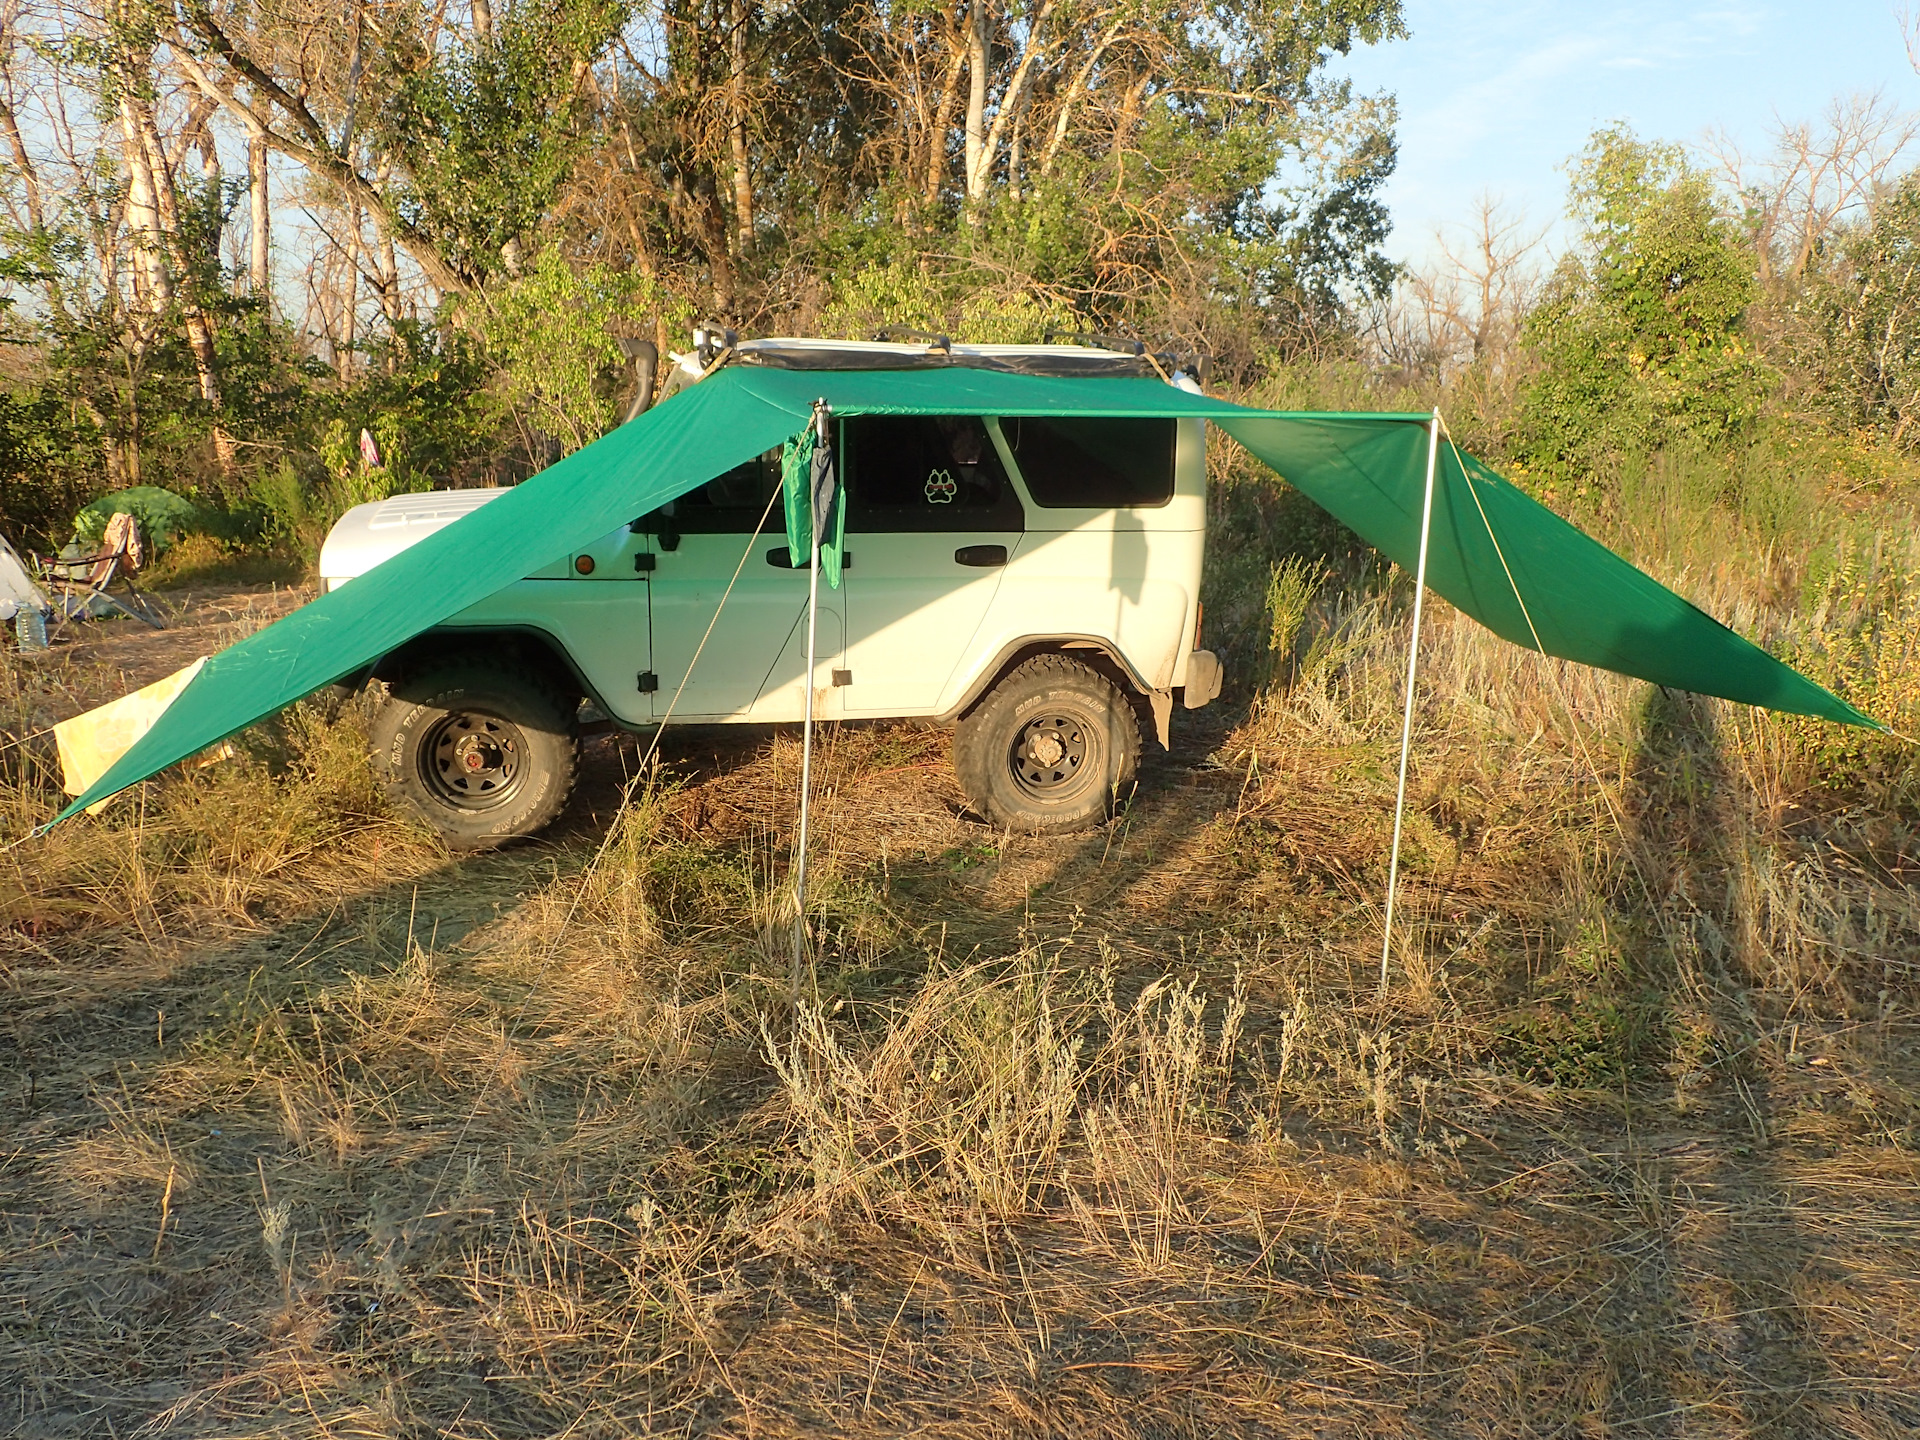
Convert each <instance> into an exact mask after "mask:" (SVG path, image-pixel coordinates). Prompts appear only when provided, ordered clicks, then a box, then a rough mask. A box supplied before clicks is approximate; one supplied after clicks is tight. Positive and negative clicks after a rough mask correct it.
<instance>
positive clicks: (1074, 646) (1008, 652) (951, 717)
mask: <svg viewBox="0 0 1920 1440" xmlns="http://www.w3.org/2000/svg"><path fill="white" fill-rule="evenodd" d="M1046 654H1062V655H1071V656H1072V657H1073V658H1074V659H1076V660H1079V661H1081V662H1082V663H1083V664H1085V665H1088V666H1090V667H1091V668H1092V669H1094V670H1097V671H1099V672H1100V673H1101V674H1102V675H1104V676H1106V677H1107V679H1109V680H1111V681H1113V683H1114V684H1115V685H1117V686H1119V687H1120V689H1121V691H1122V692H1123V693H1125V694H1128V695H1131V696H1132V697H1133V698H1134V703H1135V706H1136V707H1137V708H1138V709H1139V710H1140V711H1141V712H1142V713H1141V718H1142V719H1143V720H1151V721H1152V722H1153V729H1154V734H1155V736H1156V737H1157V738H1158V739H1159V741H1160V745H1161V748H1162V749H1166V748H1168V746H1167V741H1168V730H1169V725H1170V722H1171V719H1172V715H1173V691H1172V690H1170V689H1166V688H1164V687H1161V686H1156V685H1154V684H1152V683H1151V682H1150V681H1149V680H1148V679H1147V678H1146V677H1145V676H1144V675H1142V674H1141V673H1140V671H1139V669H1138V668H1137V667H1136V666H1135V665H1134V664H1133V662H1132V661H1130V660H1129V659H1128V658H1127V657H1126V656H1125V655H1124V654H1122V653H1121V651H1120V648H1119V647H1118V646H1116V645H1115V644H1114V643H1113V642H1112V641H1111V640H1108V639H1104V638H1102V637H1101V636H1098V635H1029V636H1025V637H1023V638H1021V639H1019V640H1014V641H1011V642H1009V643H1008V644H1006V645H1003V646H1002V647H1001V648H1000V650H999V653H998V654H996V655H995V656H994V658H993V659H992V660H990V661H988V662H987V663H986V664H985V665H983V666H981V667H980V670H979V671H978V673H977V674H975V676H974V677H973V679H972V681H971V682H969V683H968V685H967V687H966V688H965V689H964V690H962V691H961V692H960V698H959V699H958V700H957V701H956V702H955V703H954V704H952V705H950V706H948V707H947V708H946V709H945V710H943V711H941V712H940V713H939V714H938V715H935V716H933V717H931V718H932V719H933V720H934V721H935V722H936V723H938V724H943V725H951V724H953V723H954V722H955V721H957V720H959V719H961V718H962V717H964V716H965V715H967V714H968V713H969V712H970V711H971V710H973V709H974V707H975V706H977V705H979V703H980V702H981V701H982V700H984V699H985V698H986V696H987V692H988V691H990V690H991V689H993V687H994V686H995V685H998V684H999V683H1000V681H1001V680H1003V679H1004V678H1005V677H1006V676H1007V674H1008V673H1009V672H1010V671H1012V670H1013V669H1014V668H1015V667H1017V666H1019V665H1021V664H1022V663H1024V662H1025V661H1027V660H1029V659H1031V658H1032V657H1033V656H1035V655H1046Z"/></svg>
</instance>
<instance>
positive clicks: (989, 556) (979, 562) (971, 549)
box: [953, 545, 1007, 570]
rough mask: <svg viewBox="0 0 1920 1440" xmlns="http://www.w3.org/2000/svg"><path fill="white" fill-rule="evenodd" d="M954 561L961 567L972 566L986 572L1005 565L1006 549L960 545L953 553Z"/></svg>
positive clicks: (1004, 547) (1000, 546)
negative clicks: (996, 566)
mask: <svg viewBox="0 0 1920 1440" xmlns="http://www.w3.org/2000/svg"><path fill="white" fill-rule="evenodd" d="M953 558H954V560H955V561H956V562H957V563H959V564H961V565H974V566H977V567H979V568H980V569H983V570H987V569H991V568H993V567H994V566H995V565H1004V564H1006V563H1007V547H1006V546H1004V545H962V546H961V547H960V548H959V549H958V550H956V551H954V552H953Z"/></svg>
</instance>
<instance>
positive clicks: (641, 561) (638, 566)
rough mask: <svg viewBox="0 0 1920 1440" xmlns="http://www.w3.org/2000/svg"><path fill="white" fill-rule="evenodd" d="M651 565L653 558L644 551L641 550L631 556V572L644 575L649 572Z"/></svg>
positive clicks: (652, 564)
mask: <svg viewBox="0 0 1920 1440" xmlns="http://www.w3.org/2000/svg"><path fill="white" fill-rule="evenodd" d="M653 566H654V558H653V556H652V555H650V554H648V553H647V552H646V551H642V552H641V553H640V554H638V555H636V556H634V557H633V573H634V574H636V575H645V574H648V573H650V572H651V571H652V569H653Z"/></svg>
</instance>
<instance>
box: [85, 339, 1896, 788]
mask: <svg viewBox="0 0 1920 1440" xmlns="http://www.w3.org/2000/svg"><path fill="white" fill-rule="evenodd" d="M816 401H819V402H824V403H825V404H826V405H827V406H828V407H830V408H831V411H832V413H833V414H835V415H840V416H847V415H874V414H892V415H913V414H924V415H1052V416H1074V417H1081V418H1102V417H1166V418H1177V419H1199V420H1205V421H1208V422H1209V423H1211V424H1213V425H1216V426H1218V427H1219V428H1220V429H1221V430H1222V431H1224V432H1225V433H1226V434H1228V435H1230V436H1231V437H1232V438H1233V439H1234V440H1236V441H1238V442H1239V443H1240V444H1241V445H1243V446H1245V447H1246V449H1247V450H1249V451H1250V452H1252V453H1253V454H1254V455H1255V456H1256V457H1258V458H1259V459H1260V460H1261V461H1263V462H1264V463H1265V464H1267V465H1268V466H1270V467H1271V468H1272V469H1273V470H1274V471H1276V472H1277V473H1278V474H1279V475H1281V476H1282V477H1284V478H1285V479H1286V480H1287V481H1288V482H1289V483H1290V484H1292V485H1293V486H1294V487H1295V488H1297V489H1298V490H1300V491H1302V492H1303V493H1304V494H1306V495H1307V496H1308V498H1310V499H1312V500H1314V501H1315V502H1316V503H1318V504H1319V505H1321V506H1323V507H1324V508H1325V509H1326V510H1328V511H1329V512H1331V513H1332V514H1333V515H1334V516H1335V517H1336V518H1338V519H1339V520H1341V521H1342V522H1344V523H1345V524H1346V525H1347V526H1348V527H1349V528H1350V529H1352V530H1353V531H1355V532H1356V533H1357V534H1358V535H1360V536H1361V537H1362V538H1363V539H1365V540H1366V541H1367V542H1368V543H1370V544H1372V545H1373V546H1375V547H1376V548H1378V549H1379V550H1381V551H1382V552H1383V553H1385V554H1386V555H1387V556H1388V557H1389V558H1390V559H1392V560H1394V561H1395V562H1397V563H1399V564H1400V565H1403V566H1406V567H1408V568H1409V569H1411V568H1413V566H1414V564H1415V562H1416V559H1417V557H1418V555H1419V552H1420V548H1421V544H1420V542H1421V538H1422V530H1423V523H1422V522H1423V509H1424V499H1425V494H1426V489H1427V485H1426V482H1427V476H1428V464H1429V439H1430V433H1431V432H1430V429H1429V421H1430V419H1431V417H1429V416H1427V415H1404V414H1317V413H1311V414H1310V413H1299V412H1288V411H1274V410H1258V409H1251V408H1248V407H1245V406H1241V405H1235V404H1232V403H1230V402H1228V401H1226V400H1219V399H1214V398H1212V397H1209V396H1205V395H1195V394H1191V393H1189V392H1187V391H1184V390H1181V389H1179V388H1176V387H1174V386H1172V385H1168V384H1164V383H1162V382H1160V381H1158V380H1151V379H1135V378H1098V379H1095V378H1079V377H1060V376H1042V375H1029V374H1017V373H1009V372H1004V371H998V370H991V369H975V368H964V367H960V366H950V367H944V368H933V369H913V370H844V371H800V370H787V369H777V368H773V367H771V366H755V365H742V364H735V365H731V366H728V367H726V368H724V369H722V370H720V371H719V372H718V373H716V374H714V375H712V376H710V377H709V378H707V379H705V380H703V381H701V382H700V383H699V384H696V385H692V386H690V387H688V388H687V389H685V390H682V391H680V392H679V393H678V394H676V395H674V396H673V397H672V398H671V399H669V400H665V401H663V402H661V403H660V404H658V405H656V406H655V407H654V408H653V409H651V410H649V411H647V412H645V413H644V414H642V415H641V416H640V417H639V418H637V419H635V420H632V421H630V422H629V423H627V424H625V425H622V426H621V427H620V428H619V429H617V430H615V431H613V433H611V434H610V435H607V436H606V437H604V438H603V439H601V440H599V441H597V442H595V443H594V444H592V445H589V446H587V447H586V448H585V449H583V450H579V451H577V452H575V453H574V454H572V455H569V456H568V457H566V458H565V459H564V460H561V461H560V462H559V463H558V464H556V465H553V466H550V467H549V468H548V469H546V470H544V471H542V472H541V473H540V474H538V475H536V476H534V477H533V478H532V479H530V480H528V481H526V482H524V483H523V484H521V485H519V486H516V487H515V488H514V489H513V490H512V491H511V492H509V493H508V494H506V495H503V496H502V497H500V499H498V500H496V501H494V502H493V503H491V504H489V505H486V506H484V507H482V508H480V509H479V510H476V511H474V512H473V513H472V514H470V515H467V516H466V517H464V518H463V519H461V520H458V521H456V522H455V523H454V524H452V525H449V526H447V527H446V528H444V529H442V530H440V531H438V532H437V533H435V534H433V535H430V536H428V537H427V538H426V539H424V540H422V541H420V542H419V543H418V544H416V545H414V546H412V547H411V548H410V549H407V550H405V551H403V552H401V553H400V554H398V555H395V556H394V557H393V558H391V559H389V560H387V561H386V562H384V563H383V564H381V565H379V566H377V567H376V568H375V569H373V570H370V571H368V572H367V573H366V574H365V575H363V576H361V577H359V578H358V579H356V580H355V581H354V582H353V584H351V585H348V586H344V587H342V588H341V589H338V590H335V591H332V592H331V593H329V594H327V595H323V596H321V597H320V598H319V599H317V600H315V601H313V602H312V603H311V604H309V605H306V606H303V607H302V608H301V609H299V610H296V611H295V612H294V613H293V614H291V615H289V616H287V617H285V618H284V619H282V620H280V621H278V622H277V623H275V624H273V625H270V626H268V627H267V628H266V629H264V630H262V631H260V632H259V633H258V634H255V635H253V636H251V637H250V638H248V639H246V640H243V641H241V642H240V643H239V644H237V645H234V646H232V647H231V648H230V649H228V650H225V651H223V652H221V653H220V654H219V655H216V656H214V657H213V658H212V660H210V661H209V662H208V663H207V665H206V666H205V668H204V669H202V670H201V671H200V673H199V674H198V675H196V676H195V677H194V679H193V681H192V683H191V684H189V685H188V686H187V687H186V689H185V690H184V691H183V692H182V693H181V695H180V697H179V698H178V699H177V700H176V701H174V703H173V704H172V705H171V706H170V707H168V709H167V710H166V711H165V713H164V714H162V715H161V716H160V718H159V720H158V722H157V723H155V725H154V726H153V728H152V729H151V730H149V731H148V732H147V733H146V734H145V735H144V736H143V737H142V738H141V739H140V740H139V741H138V742H137V743H136V744H135V745H133V747H132V748H131V749H129V750H128V751H127V752H126V753H125V754H124V755H123V756H121V757H120V759H119V761H118V762H117V763H115V764H114V765H113V767H112V768H111V769H109V770H108V771H107V773H106V774H105V775H103V776H101V777H100V779H99V780H98V781H96V782H95V783H94V784H93V786H91V787H90V788H89V789H88V790H87V792H86V794H84V795H82V796H80V797H79V798H78V799H77V800H75V801H74V802H73V804H72V805H70V806H69V807H68V808H67V809H66V810H65V811H63V812H62V814H61V817H60V818H62V819H64V818H66V816H68V815H71V814H74V813H75V812H76V811H78V810H81V809H84V808H85V807H87V806H89V805H92V804H94V803H96V802H98V801H100V800H103V799H105V798H107V797H108V796H110V795H113V794H116V793H117V792H119V791H120V790H123V789H125V788H126V787H127V786H129V785H133V784H135V783H137V782H138V781H140V780H143V779H145V778H147V777H148V776H150V775H153V774H156V773H157V772H158V771H160V770H162V769H164V768H165V767H167V766H169V765H171V764H173V763H175V762H176V761H179V760H183V759H185V758H186V757H188V756H189V755H193V754H195V753H197V752H198V751H200V750H202V749H205V748H206V747H207V746H209V745H212V744H214V743H216V742H218V741H220V740H223V739H225V738H226V737H228V736H230V735H232V734H234V733H236V732H237V731H240V730H242V729H245V728H246V727H247V726H249V725H252V724H254V723H255V722H256V721H259V720H262V719H265V718H266V717H267V716H269V715H271V714H273V713H274V712H275V711H277V710H279V709H280V708H281V707H282V706H285V705H287V704H290V703H291V702H293V701H295V700H298V699H300V698H301V697H303V696H305V695H309V694H312V693H313V692H314V691H316V690H318V689H320V688H322V687H323V686H326V685H328V684H331V683H333V682H335V681H338V680H342V679H345V678H347V677H349V676H352V675H355V674H357V673H360V672H364V671H365V670H366V668H367V667H368V666H370V665H372V664H373V663H374V662H375V661H376V660H378V659H379V658H380V657H381V656H382V655H384V654H386V653H387V652H388V651H390V650H392V649H393V648H394V647H396V646H398V645H400V644H401V643H403V642H404V641H406V640H408V639H410V638H411V637H413V636H414V635H417V634H419V633H421V632H422V631H424V630H427V629H429V628H431V627H432V626H434V625H437V624H439V623H440V622H441V621H443V620H445V619H447V618H449V617H451V616H453V615H455V614H458V613H459V612H460V611H461V610H464V609H466V608H467V607H468V606H469V605H472V604H474V603H476V602H477V601H480V600H482V599H485V598H486V597H487V596H488V595H491V594H492V593H494V592H495V591H497V590H499V589H501V588H502V587H504V586H506V585H509V584H511V583H513V582H514V581H516V580H518V579H520V578H521V577H522V576H524V575H527V574H529V573H531V572H532V571H534V570H536V569H538V568H539V567H541V566H542V565H545V564H548V563H550V562H551V561H552V560H553V559H554V558H555V557H557V556H561V555H565V554H567V553H568V552H569V551H571V550H574V549H577V548H579V547H580V546H581V545H584V544H586V543H588V542H590V541H592V540H594V539H596V538H598V537H599V536H601V535H604V534H606V533H607V532H608V531H610V530H612V529H614V528H615V527H617V526H619V525H622V524H625V523H626V522H628V521H630V520H632V519H633V518H634V517H635V516H637V515H642V514H645V513H646V512H647V511H650V510H652V509H654V508H656V507H657V506H660V505H662V504H665V503H666V502H667V501H669V500H672V499H674V498H676V497H678V496H680V495H683V494H685V493H686V492H688V491H690V490H692V489H693V488H694V487H696V486H698V485H701V484H703V483H705V482H706V481H707V480H709V479H710V478H712V477H713V476H714V475H717V474H720V473H722V472H723V471H726V470H728V469H730V468H731V467H733V466H735V465H738V464H740V463H742V462H744V461H746V460H749V459H751V458H752V457H753V456H755V455H759V454H761V453H763V452H765V451H767V450H770V449H772V448H774V447H775V446H778V445H780V444H782V443H783V442H785V441H787V440H789V439H792V438H794V437H795V436H797V435H798V434H799V433H800V432H801V431H802V430H804V429H805V428H806V427H807V425H808V424H809V423H810V422H811V421H812V419H813V417H814V414H815V404H816ZM1426 528H1427V529H1428V532H1429V539H1430V546H1429V555H1428V557H1427V565H1426V578H1427V584H1428V586H1429V587H1430V588H1431V589H1432V590H1433V591H1434V592H1435V593H1437V594H1439V595H1441V596H1444V597H1445V598H1446V599H1447V600H1449V601H1451V602H1452V603H1453V604H1454V605H1455V606H1457V607H1458V608H1459V609H1460V610H1462V611H1464V612H1465V613H1467V614H1468V615H1470V616H1472V617H1473V618H1474V619H1476V620H1478V621H1479V622H1480V623H1481V624H1483V625H1485V626H1486V627H1487V628H1488V629H1490V630H1492V631H1493V632H1494V633H1495V634H1497V635H1499V636H1501V637H1503V638H1504V639H1507V640H1510V641H1512V642H1513V643H1515V644H1517V645H1522V646H1525V647H1526V648H1528V649H1533V650H1539V651H1542V652H1544V653H1545V654H1548V655H1554V656H1558V657H1560V658H1562V659H1567V660H1574V661H1578V662H1580V663H1582V664H1586V665H1594V666H1599V667H1601V668H1603V669H1607V670H1614V671H1618V672H1620V673H1622V674H1625V675H1633V676H1637V677H1639V678H1641V679H1645V680H1650V681H1652V682H1654V683H1655V684H1659V685H1665V686H1671V687H1673V688H1676V689H1682V690H1692V691H1698V692H1700V693H1702V694H1707V695H1717V696H1721V697H1724V698H1726V699H1730V700H1739V701H1743V702H1745V703H1747V704H1750V705H1761V706H1767V707H1769V708H1772V709H1775V710H1784V711H1790V712H1793V713H1796V714H1802V715H1813V716H1821V717H1824V718H1826V719H1830V720H1836V721H1840V722H1842V723H1845V724H1852V725H1866V726H1872V725H1873V724H1874V722H1873V721H1871V720H1869V719H1868V718H1867V717H1866V716H1864V715H1862V714H1861V713H1860V712H1859V711H1857V710H1855V709H1854V708H1853V707H1852V706H1851V705H1848V704H1847V703H1846V702H1845V701H1844V700H1842V699H1840V698H1839V697H1838V696H1836V695H1834V694H1832V693H1830V692H1829V691H1827V690H1825V689H1823V688H1822V687H1821V686H1819V685H1817V684H1815V683H1814V682H1813V681H1811V680H1809V679H1807V678H1806V677H1805V676H1803V675H1801V674H1799V673H1797V672H1796V671H1794V670H1793V669H1791V668H1790V667H1788V666H1786V665H1783V664H1781V663H1780V662H1779V661H1778V660H1775V659H1774V658H1773V657H1772V656H1770V655H1768V654H1767V653H1766V652H1765V651H1763V650H1761V649H1759V648H1758V647H1756V646H1754V645H1753V644H1751V643H1750V642H1748V641H1746V640H1744V639H1742V638H1741V637H1740V636H1738V635H1736V634H1734V633H1733V631H1731V630H1729V629H1727V628H1726V627H1725V626H1724V625H1722V624H1720V623H1719V622H1718V621H1717V620H1714V619H1713V618H1712V617H1711V616H1708V615H1706V614H1704V613H1703V612H1702V611H1700V610H1698V609H1696V608H1695V607H1694V606H1692V605H1690V604H1689V603H1687V602H1686V601H1685V600H1683V599H1681V598H1680V597H1679V596H1678V595H1675V594H1674V593H1673V592H1672V591H1670V590H1668V589H1667V588H1666V587H1665V586H1663V585H1661V584H1659V583H1658V582H1657V581H1655V580H1654V579H1653V578H1652V577H1651V576H1648V575H1646V574H1644V573H1642V572H1641V571H1639V570H1637V569H1635V568H1634V567H1633V566H1632V565H1630V564H1628V563H1627V562H1626V561H1625V560H1622V559H1621V558H1620V557H1619V556H1617V555H1615V554H1614V553H1613V552H1612V551H1610V550H1608V549H1607V548H1606V547H1605V546H1603V545H1601V544H1599V543H1598V542H1596V541H1594V540H1593V539H1591V538H1590V537H1588V536H1587V535H1585V534H1583V533H1582V532H1581V531H1579V530H1578V529H1576V528H1575V527H1574V526H1572V525H1569V524H1568V523H1567V522H1566V521H1564V520H1562V519H1560V518H1559V517H1558V516H1557V515H1555V514H1553V512H1551V511H1550V510H1548V509H1546V508H1545V507H1544V506H1542V505H1540V504H1539V503H1538V502H1536V501H1535V500H1533V499H1532V498H1531V497H1530V496H1528V495H1527V494H1526V493H1525V492H1524V491H1522V490H1520V489H1518V488H1516V487H1515V486H1513V485H1511V484H1509V483H1508V482H1507V481H1505V480H1503V479H1502V478H1501V477H1500V476H1498V475H1496V474H1495V473H1494V472H1493V471H1491V470H1490V469H1488V468H1487V467H1486V466H1484V465H1482V464H1480V463H1479V462H1478V461H1477V460H1474V459H1472V458H1471V457H1469V456H1465V455H1462V454H1460V453H1459V452H1458V451H1456V450H1454V449H1453V447H1452V446H1451V445H1446V446H1441V447H1440V449H1439V453H1438V466H1437V473H1436V476H1435V486H1434V495H1433V505H1432V510H1431V521H1430V525H1429V526H1427V527H1426Z"/></svg>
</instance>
